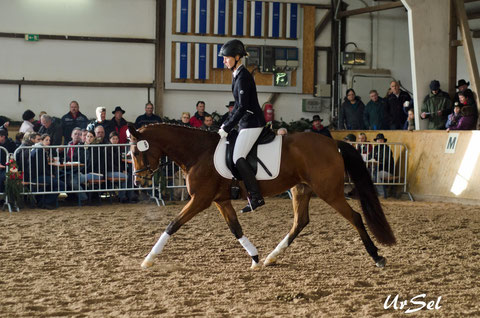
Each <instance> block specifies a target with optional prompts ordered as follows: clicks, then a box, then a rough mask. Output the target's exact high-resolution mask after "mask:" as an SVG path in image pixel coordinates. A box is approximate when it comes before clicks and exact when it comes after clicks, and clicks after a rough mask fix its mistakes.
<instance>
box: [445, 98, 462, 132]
mask: <svg viewBox="0 0 480 318" xmlns="http://www.w3.org/2000/svg"><path fill="white" fill-rule="evenodd" d="M461 108H462V107H461V105H460V104H459V103H458V102H455V105H454V106H453V113H451V114H450V115H448V119H447V123H446V124H445V128H447V129H448V128H450V127H455V126H457V124H458V121H459V120H460V118H462V114H461V113H460V109H461Z"/></svg>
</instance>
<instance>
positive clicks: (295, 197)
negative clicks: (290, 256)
mask: <svg viewBox="0 0 480 318" xmlns="http://www.w3.org/2000/svg"><path fill="white" fill-rule="evenodd" d="M291 192H292V201H293V226H292V228H291V229H290V232H288V234H287V236H285V238H284V239H283V240H282V241H281V242H280V243H279V244H278V245H277V247H276V248H275V249H274V250H273V251H272V252H271V253H270V254H268V256H267V258H266V259H265V261H264V262H263V264H264V265H265V266H268V265H273V264H275V262H276V260H277V256H278V255H279V254H280V253H282V252H284V251H285V250H286V249H287V247H288V246H290V244H292V242H293V240H294V239H295V238H296V237H297V235H298V234H299V233H300V232H301V231H302V230H303V228H304V227H305V226H307V224H308V222H309V216H308V204H309V202H310V198H311V196H312V190H311V189H310V187H309V186H307V185H306V184H297V185H296V186H295V187H293V188H292V189H291Z"/></svg>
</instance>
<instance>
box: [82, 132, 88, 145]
mask: <svg viewBox="0 0 480 318" xmlns="http://www.w3.org/2000/svg"><path fill="white" fill-rule="evenodd" d="M87 133H88V130H86V129H82V144H84V143H85V140H86V139H87Z"/></svg>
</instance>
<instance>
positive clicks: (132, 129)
mask: <svg viewBox="0 0 480 318" xmlns="http://www.w3.org/2000/svg"><path fill="white" fill-rule="evenodd" d="M128 131H129V132H130V135H131V136H133V137H135V138H137V139H140V133H139V132H138V131H137V130H136V129H135V126H134V125H133V124H128Z"/></svg>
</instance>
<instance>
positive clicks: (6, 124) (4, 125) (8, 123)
mask: <svg viewBox="0 0 480 318" xmlns="http://www.w3.org/2000/svg"><path fill="white" fill-rule="evenodd" d="M8 126H10V122H9V121H6V122H4V123H3V124H2V125H1V126H0V129H3V130H5V131H6V132H7V133H8Z"/></svg>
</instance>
